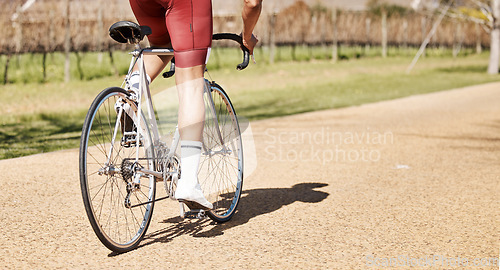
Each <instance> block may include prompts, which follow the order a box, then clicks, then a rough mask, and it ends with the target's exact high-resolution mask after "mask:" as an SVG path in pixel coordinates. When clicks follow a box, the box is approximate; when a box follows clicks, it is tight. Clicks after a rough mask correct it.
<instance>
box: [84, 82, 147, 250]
mask: <svg viewBox="0 0 500 270" xmlns="http://www.w3.org/2000/svg"><path fill="white" fill-rule="evenodd" d="M123 108H128V114H127V113H126V112H125V109H123ZM120 111H121V114H119V113H120ZM136 111H137V108H136V107H135V103H134V102H133V101H131V100H129V99H128V94H127V92H126V91H125V90H123V89H121V88H117V87H115V88H108V89H105V90H104V91H102V92H101V93H100V94H99V95H98V96H97V97H96V99H95V100H94V102H93V103H92V105H91V107H90V109H89V112H88V114H87V117H86V118H85V122H84V125H83V130H82V136H81V141H80V184H81V190H82V197H83V202H84V204H85V209H86V212H87V216H88V218H89V221H90V223H91V225H92V228H93V230H94V232H95V233H96V235H97V237H98V238H99V240H101V242H102V243H103V244H104V245H105V246H106V247H107V248H109V249H110V250H112V251H115V252H118V253H122V252H127V251H129V250H132V249H134V248H135V247H137V245H138V244H139V242H140V241H141V240H142V239H143V238H144V235H145V233H146V230H147V228H148V226H149V223H150V221H151V216H152V214H153V206H154V198H155V188H156V181H155V179H154V177H153V176H146V175H140V174H139V172H137V170H136V169H137V168H138V167H142V168H146V169H149V170H154V167H155V163H154V156H153V155H154V151H153V146H152V142H151V135H150V132H149V128H148V125H147V124H146V121H145V119H144V116H143V115H142V114H141V117H140V119H142V120H141V122H140V124H139V126H140V127H141V128H140V129H139V130H138V128H137V126H138V123H139V122H138V120H132V119H137V118H138V117H134V115H136V114H137V113H136ZM119 115H121V116H119ZM129 115H131V116H132V117H130V116H129Z"/></svg>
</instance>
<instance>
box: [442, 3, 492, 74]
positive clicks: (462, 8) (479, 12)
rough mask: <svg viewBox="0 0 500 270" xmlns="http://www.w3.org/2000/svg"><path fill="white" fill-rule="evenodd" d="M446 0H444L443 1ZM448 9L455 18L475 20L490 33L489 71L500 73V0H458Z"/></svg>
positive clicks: (449, 13)
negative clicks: (499, 70)
mask: <svg viewBox="0 0 500 270" xmlns="http://www.w3.org/2000/svg"><path fill="white" fill-rule="evenodd" d="M443 2H444V1H443ZM457 2H458V4H456V5H454V7H453V8H451V9H450V10H449V11H448V15H449V16H450V17H453V18H459V19H463V20H468V21H473V22H476V23H478V24H480V25H482V26H483V29H484V30H486V32H488V33H489V34H490V60H489V63H488V73H489V74H498V69H499V61H500V0H463V1H457Z"/></svg>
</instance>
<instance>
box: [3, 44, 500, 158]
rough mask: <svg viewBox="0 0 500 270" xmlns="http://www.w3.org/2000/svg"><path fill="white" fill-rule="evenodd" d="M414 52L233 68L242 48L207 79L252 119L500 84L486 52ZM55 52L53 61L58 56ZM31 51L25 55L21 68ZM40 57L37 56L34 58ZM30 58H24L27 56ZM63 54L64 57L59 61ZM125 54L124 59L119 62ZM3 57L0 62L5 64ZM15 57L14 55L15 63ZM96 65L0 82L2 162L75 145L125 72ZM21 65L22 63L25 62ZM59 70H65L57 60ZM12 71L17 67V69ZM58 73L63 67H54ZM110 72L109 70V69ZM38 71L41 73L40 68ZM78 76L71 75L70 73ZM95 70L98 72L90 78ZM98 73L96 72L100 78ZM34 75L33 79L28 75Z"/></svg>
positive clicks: (85, 61)
mask: <svg viewBox="0 0 500 270" xmlns="http://www.w3.org/2000/svg"><path fill="white" fill-rule="evenodd" d="M414 51H415V50H414V49H409V50H403V51H398V50H397V49H391V50H390V51H389V55H390V57H388V58H386V59H382V58H380V57H378V56H376V54H377V48H372V49H370V51H368V52H366V51H365V49H364V48H361V47H358V48H347V47H346V48H344V47H342V48H341V54H343V55H345V57H344V58H345V59H346V58H348V59H349V60H344V61H338V62H337V63H335V64H333V63H331V61H330V60H325V59H328V58H329V54H328V50H326V49H325V48H317V49H316V50H309V49H308V48H302V47H297V48H296V51H295V59H297V61H290V60H291V58H292V55H291V48H290V47H287V48H282V49H280V54H281V55H280V58H279V59H277V62H276V63H275V64H273V65H268V64H267V63H268V59H265V58H264V57H262V56H263V55H267V50H266V49H262V50H261V49H259V50H257V52H256V54H257V62H258V63H259V64H258V65H253V64H251V65H250V67H249V68H248V69H247V70H245V71H242V72H238V71H236V70H235V66H236V64H237V63H238V62H239V61H241V59H240V58H241V55H240V53H239V52H238V51H237V50H230V49H224V50H221V51H217V50H214V52H213V54H212V57H211V63H210V65H209V70H210V76H211V77H212V78H213V79H215V80H216V81H217V82H219V83H220V84H221V85H222V86H223V87H224V88H225V89H226V91H227V92H228V93H229V95H230V97H231V99H232V101H233V103H234V105H235V108H236V111H237V112H238V113H239V115H241V116H244V117H246V118H248V119H250V120H256V119H265V118H270V117H277V116H284V115H291V114H296V113H302V112H309V111H315V110H322V109H331V108H341V107H346V106H354V105H359V104H364V103H370V102H376V101H380V100H387V99H394V98H398V97H404V96H409V95H415V94H422V93H429V92H435V91H442V90H447V89H452V88H457V87H464V86H469V85H474V84H480V83H486V82H492V81H499V80H500V76H491V75H488V74H486V68H487V63H488V55H487V54H482V55H475V54H470V53H466V54H462V55H461V56H459V57H457V58H452V57H451V52H450V51H449V50H448V51H447V50H440V49H431V50H429V51H428V52H427V57H425V58H422V59H421V60H420V61H419V62H418V64H417V66H416V67H415V69H414V71H413V72H412V73H411V74H406V73H405V70H406V68H407V67H408V65H409V63H410V62H411V60H412V57H413V55H414ZM60 56H61V55H59V56H57V55H54V56H53V57H54V59H55V58H58V57H60ZM30 57H31V56H27V55H25V56H22V57H21V60H20V61H21V62H20V63H19V65H20V68H22V67H23V65H26V63H29V61H26V62H22V61H25V60H29V58H30ZM37 57H38V56H36V55H35V56H33V58H32V61H35V60H36V59H37ZM22 59H25V60H22ZM61 59H62V58H61ZM116 59H121V60H119V61H118V60H116ZM2 61H5V58H3V59H1V58H0V64H3V63H5V62H2ZM11 61H14V60H11ZM104 61H106V56H104V58H103V64H97V55H95V54H89V55H86V56H84V57H83V58H82V63H81V65H82V68H83V67H84V69H85V70H86V71H85V73H84V74H87V75H85V77H84V80H78V79H74V80H72V81H71V82H69V83H63V82H62V77H59V76H55V75H51V76H50V77H49V76H47V77H48V78H49V79H48V80H47V82H45V83H40V80H39V77H37V76H38V75H36V74H38V73H40V70H38V71H35V70H34V68H33V70H31V69H30V67H27V66H24V70H25V72H26V73H28V74H30V75H23V76H19V77H14V78H15V79H14V78H13V79H12V80H13V81H15V82H16V83H11V84H7V85H4V86H0V93H1V94H2V98H3V101H4V105H3V106H1V108H0V114H1V117H0V124H1V127H0V159H5V158H13V157H18V156H24V155H30V154H35V153H41V152H49V151H54V150H61V149H68V148H75V147H78V144H79V138H80V132H81V127H82V124H83V119H84V117H85V114H86V111H87V110H88V107H89V106H90V103H91V102H92V100H93V98H94V97H95V96H96V95H97V94H98V93H99V92H100V91H101V90H102V89H104V88H105V87H107V86H119V85H120V84H121V81H122V77H123V76H119V77H116V76H111V74H112V71H111V69H110V66H109V65H106V64H104ZM115 61H117V66H118V68H119V70H121V73H123V70H126V68H127V66H128V55H127V54H126V53H118V52H116V53H115ZM22 63H24V64H22ZM55 66H56V67H54V69H56V71H55V72H56V73H57V72H59V73H61V71H62V70H61V67H60V66H59V64H56V65H55ZM12 70H15V69H14V68H12ZM57 70H59V71H57ZM106 70H108V71H109V73H106V72H105V71H106ZM37 72H38V73H37ZM75 74H78V72H76V73H74V74H73V77H74V76H75ZM92 74H94V75H92ZM96 74H97V75H96ZM30 77H31V79H29V78H30ZM172 85H173V80H163V79H162V80H157V81H155V82H154V83H153V85H152V88H153V93H158V92H160V91H162V90H163V89H165V88H167V87H170V86H172Z"/></svg>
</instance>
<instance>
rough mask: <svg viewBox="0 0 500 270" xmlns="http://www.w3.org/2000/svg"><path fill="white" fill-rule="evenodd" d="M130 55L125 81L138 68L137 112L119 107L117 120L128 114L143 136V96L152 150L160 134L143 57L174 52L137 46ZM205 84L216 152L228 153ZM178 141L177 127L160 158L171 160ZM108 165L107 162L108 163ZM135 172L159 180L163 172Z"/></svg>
mask: <svg viewBox="0 0 500 270" xmlns="http://www.w3.org/2000/svg"><path fill="white" fill-rule="evenodd" d="M131 54H132V55H133V56H134V58H132V60H131V62H130V67H129V71H128V75H127V79H128V77H129V76H130V75H131V74H132V71H133V68H134V66H135V65H136V64H137V65H138V67H139V76H140V80H139V93H137V94H138V96H137V104H138V105H137V112H133V111H132V112H131V111H130V110H124V108H123V106H121V107H120V110H119V112H118V118H117V119H120V117H121V115H122V114H123V113H124V111H125V113H127V114H129V116H130V117H131V118H132V119H133V121H134V123H135V125H136V126H137V131H138V132H139V133H143V134H144V133H145V132H146V131H147V129H143V128H142V126H141V125H142V123H141V122H142V121H140V117H139V115H140V112H142V102H141V101H142V97H143V96H144V98H145V105H146V107H147V111H148V115H147V119H146V120H147V121H146V123H144V124H146V125H148V124H149V128H150V130H151V131H152V134H151V135H152V142H151V143H152V144H153V145H152V146H153V149H154V147H156V146H158V145H159V144H160V143H161V140H160V134H159V130H158V124H157V122H156V115H155V112H154V108H153V102H152V98H151V91H150V89H149V83H147V81H148V80H147V76H146V67H145V64H144V55H163V56H165V55H170V56H173V55H174V50H173V49H168V48H145V49H141V48H140V46H139V45H137V47H136V49H135V50H134V51H133V52H132V53H131ZM205 82H206V84H205V87H204V92H205V94H207V96H208V97H209V107H210V110H211V112H212V115H213V116H214V124H215V127H216V129H217V134H218V139H219V140H220V142H221V145H223V149H222V150H221V151H218V152H221V153H224V152H230V150H228V149H226V146H225V144H224V139H223V137H222V133H221V131H220V129H219V120H218V119H217V113H216V110H215V105H214V101H213V98H212V95H211V94H210V92H211V91H210V83H209V82H208V81H207V80H205ZM130 114H132V115H130ZM119 122H120V121H117V123H116V126H115V130H114V134H113V139H112V140H113V142H112V144H111V145H112V146H113V145H114V141H115V138H116V134H117V132H118V129H119V128H120V126H119V125H120V123H119ZM140 137H141V134H138V136H136V145H135V147H139V146H140ZM179 141H180V134H179V128H178V126H176V128H175V132H174V136H173V139H172V142H171V144H170V148H169V152H168V154H167V156H166V157H161V158H166V159H167V160H171V159H172V158H173V156H174V155H175V151H176V150H177V147H178V146H179ZM144 146H145V147H146V148H147V147H151V146H150V145H144ZM203 150H204V151H203V154H205V155H214V154H217V153H213V152H212V151H210V150H208V149H207V148H206V146H205V145H203ZM112 151H113V147H111V149H110V154H109V155H108V157H111V154H112ZM155 158H160V157H155ZM135 161H136V162H138V161H139V151H136V157H135ZM108 163H109V161H108ZM137 170H138V171H139V172H141V173H145V174H149V175H153V176H155V177H157V178H160V179H161V178H163V172H157V171H152V170H147V169H145V168H137ZM139 178H140V177H137V179H134V182H136V183H137V184H138V181H139Z"/></svg>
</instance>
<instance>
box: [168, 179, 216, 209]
mask: <svg viewBox="0 0 500 270" xmlns="http://www.w3.org/2000/svg"><path fill="white" fill-rule="evenodd" d="M182 182H183V180H182V179H179V182H178V183H177V190H176V191H175V198H176V199H177V200H178V201H179V202H183V203H184V204H186V205H187V207H189V209H191V210H195V209H203V210H212V209H213V208H214V206H213V205H212V204H211V203H210V202H209V201H208V200H207V199H206V198H205V196H204V195H203V191H202V190H201V186H200V184H199V183H197V184H196V185H195V186H194V187H192V186H191V187H190V186H189V185H187V184H184V185H182V184H181V183H182Z"/></svg>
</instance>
